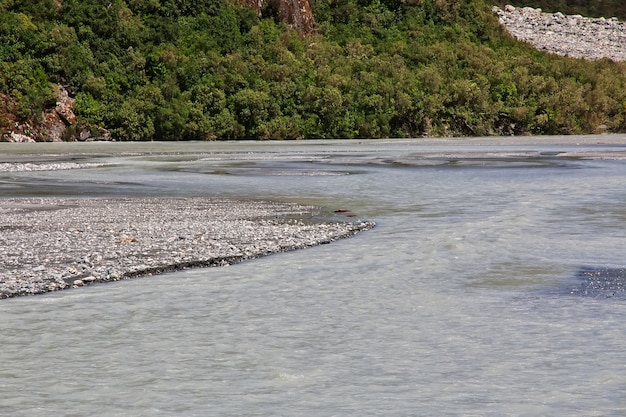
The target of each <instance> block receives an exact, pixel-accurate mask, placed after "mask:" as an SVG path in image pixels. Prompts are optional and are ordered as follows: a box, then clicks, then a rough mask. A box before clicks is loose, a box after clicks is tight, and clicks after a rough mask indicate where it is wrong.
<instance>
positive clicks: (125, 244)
mask: <svg viewBox="0 0 626 417" xmlns="http://www.w3.org/2000/svg"><path fill="white" fill-rule="evenodd" d="M323 215H324V213H321V212H320V210H319V209H317V208H316V207H312V206H303V205H298V204H290V203H280V202H270V201H240V200H234V199H233V200H231V199H204V198H185V199H182V198H180V199H175V198H164V199H159V198H137V199H105V198H82V199H81V198H12V199H0V253H2V263H0V298H9V297H15V296H22V295H33V294H39V293H45V292H50V291H57V290H62V289H66V288H76V287H82V286H85V285H89V284H92V283H96V282H106V281H117V280H122V279H129V278H134V277H139V276H149V275H153V274H158V273H163V272H169V271H176V270H181V269H186V268H193V267H208V266H224V265H230V264H233V263H237V262H241V261H244V260H247V259H253V258H257V257H260V256H264V255H269V254H272V253H278V252H286V251H290V250H295V249H300V248H307V247H311V246H316V245H319V244H324V243H329V242H332V241H334V240H337V239H340V238H345V237H349V236H353V235H354V234H356V233H358V232H360V231H363V230H367V229H370V228H372V227H373V226H374V224H373V223H372V222H367V221H345V222H344V221H330V220H327V219H326V220H324V219H322V218H319V217H318V216H323ZM347 220H351V219H347Z"/></svg>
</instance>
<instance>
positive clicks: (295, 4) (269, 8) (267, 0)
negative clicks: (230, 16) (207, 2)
mask: <svg viewBox="0 0 626 417" xmlns="http://www.w3.org/2000/svg"><path fill="white" fill-rule="evenodd" d="M240 1H241V3H242V4H243V5H244V6H248V7H252V8H254V9H256V11H257V13H258V14H259V16H263V15H266V16H265V17H274V18H275V19H276V20H280V21H282V22H285V23H287V24H288V25H289V26H291V27H292V28H294V29H295V30H296V31H297V32H298V33H299V34H300V35H302V36H308V35H310V34H312V33H314V32H315V18H314V17H313V11H312V10H311V5H310V4H309V0H240Z"/></svg>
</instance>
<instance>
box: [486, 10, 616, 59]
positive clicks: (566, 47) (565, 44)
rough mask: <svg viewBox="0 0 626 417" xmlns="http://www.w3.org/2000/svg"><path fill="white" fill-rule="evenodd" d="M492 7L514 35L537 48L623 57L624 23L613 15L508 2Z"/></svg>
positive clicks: (590, 56)
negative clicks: (595, 15)
mask: <svg viewBox="0 0 626 417" xmlns="http://www.w3.org/2000/svg"><path fill="white" fill-rule="evenodd" d="M493 10H494V12H496V13H497V14H498V17H499V20H500V23H501V24H502V25H504V27H505V28H506V29H507V30H508V31H509V32H510V33H511V34H512V35H513V36H514V37H515V38H517V39H519V40H521V41H525V42H528V43H530V44H531V45H532V46H533V47H535V48H537V49H539V50H543V51H546V52H549V53H554V54H557V55H562V56H570V57H574V58H584V59H589V60H595V59H602V58H609V59H612V60H614V61H626V24H625V23H624V22H620V21H618V20H617V18H615V17H611V18H609V19H606V18H604V17H600V18H586V17H582V16H580V15H564V14H563V13H560V12H557V13H543V12H542V10H541V9H534V8H532V7H518V8H516V7H513V6H511V5H508V6H505V7H504V9H500V8H498V7H494V9H493Z"/></svg>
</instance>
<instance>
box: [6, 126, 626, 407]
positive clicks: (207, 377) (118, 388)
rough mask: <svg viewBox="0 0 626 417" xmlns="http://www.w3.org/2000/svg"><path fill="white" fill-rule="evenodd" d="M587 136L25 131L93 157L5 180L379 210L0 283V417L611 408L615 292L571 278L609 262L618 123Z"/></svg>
mask: <svg viewBox="0 0 626 417" xmlns="http://www.w3.org/2000/svg"><path fill="white" fill-rule="evenodd" d="M599 138H600V139H596V138H589V137H584V138H579V139H580V142H583V143H582V144H579V145H577V144H576V143H577V141H576V139H577V138H574V140H572V138H567V139H566V140H565V139H564V140H563V141H564V142H568V141H569V142H570V143H572V144H571V145H563V144H561V141H559V140H555V139H554V138H552V140H546V141H545V142H542V141H541V140H539V141H536V142H534V143H533V142H529V143H528V144H525V145H512V144H511V143H514V142H513V139H507V140H505V139H501V140H483V141H419V140H418V141H378V142H356V141H352V142H349V141H348V142H341V141H340V142H335V141H329V142H306V143H302V142H296V143H249V142H246V143H215V144H211V143H208V144H205V143H195V144H184V143H183V144H132V145H131V144H128V145H127V144H100V145H95V144H94V145H89V144H84V145H89V146H85V147H81V146H79V145H63V146H59V147H54V148H50V147H48V148H43V147H33V148H32V149H35V150H36V151H37V152H38V153H39V154H40V155H41V154H48V155H50V154H54V155H55V156H54V158H58V155H67V154H68V153H72V155H73V156H72V158H73V160H77V161H83V162H94V161H97V162H105V163H107V164H110V165H108V166H105V167H99V168H89V169H85V170H69V171H54V172H21V173H0V192H2V195H6V196H17V195H43V194H45V195H80V196H92V195H120V196H122V195H123V196H129V195H130V196H146V195H149V196H155V195H157V196H158V195H177V196H181V195H182V196H185V195H188V196H231V197H232V196H237V197H243V198H269V199H278V200H287V201H297V202H302V203H314V204H319V205H323V206H325V207H328V208H329V209H333V210H334V209H346V210H350V212H351V213H353V214H355V215H356V216H357V217H360V218H364V219H371V220H375V221H376V222H377V224H378V226H377V228H376V229H374V230H372V231H368V232H365V233H363V234H361V235H359V236H357V237H355V238H353V239H348V240H343V241H340V242H336V243H333V244H331V245H325V246H321V247H317V248H313V249H307V250H303V251H297V252H292V253H288V254H281V255H276V256H270V257H267V258H263V259H259V260H255V261H252V262H248V263H244V264H239V265H235V266H231V267H227V268H212V269H206V270H193V271H186V272H180V273H174V274H168V275H163V276H159V277H151V278H143V279H137V280H134V281H128V282H118V283H112V284H106V285H94V286H91V287H88V288H81V289H79V290H69V291H63V292H59V293H54V294H47V295H42V296H36V297H28V298H19V299H9V300H2V302H1V303H0V335H2V349H1V350H0V415H11V416H51V415H55V416H56V415H59V416H60V415H64V416H157V415H163V416H171V415H177V416H206V415H250V416H252V415H259V416H277V415H282V416H331V415H337V416H343V415H362V416H368V415H438V416H446V415H449V416H461V415H467V416H478V415H481V416H503V415H528V416H536V415H577V416H593V415H603V416H607V415H615V416H618V415H624V414H626V395H625V394H624V392H626V351H625V350H624V347H623V342H624V340H626V326H625V325H624V323H625V322H626V320H625V319H626V303H624V300H625V299H626V298H625V297H624V296H623V294H622V293H620V292H619V291H618V292H617V293H616V291H615V288H611V289H610V290H608V291H601V290H599V291H595V292H594V293H593V294H592V296H587V297H586V296H581V295H580V293H577V292H576V291H572V290H574V289H576V288H579V286H580V285H581V279H582V278H580V277H577V275H579V273H580V271H581V268H583V270H587V269H589V268H591V269H592V270H593V269H594V268H598V269H600V268H614V269H619V268H623V267H624V266H626V265H625V263H626V260H625V259H624V253H625V249H626V248H625V246H626V239H625V237H626V229H625V227H624V226H625V222H626V204H625V203H626V163H624V160H623V156H624V155H626V153H625V152H626V148H625V147H624V146H623V145H621V143H626V138H624V137H614V136H611V137H608V138H610V141H611V142H610V143H609V144H598V143H597V142H604V143H607V139H606V138H605V137H599ZM12 146H14V147H15V148H16V147H17V146H19V145H17V146H16V145H12ZM15 148H11V149H15ZM18 149H20V150H19V151H13V153H12V154H11V155H12V157H15V158H17V157H18V156H19V155H18V154H19V153H20V152H22V153H28V152H27V151H25V150H24V149H26V148H18ZM0 151H1V152H5V153H4V154H3V157H4V158H9V156H8V155H9V154H8V153H7V152H8V151H7V148H4V147H3V148H0ZM142 151H149V152H151V153H150V154H141V155H140V154H136V153H135V152H142ZM16 155H17V156H16ZM594 155H595V156H594ZM592 156H593V158H600V157H601V156H602V157H604V158H605V159H587V158H588V157H589V158H591V157H592ZM24 158H30V157H24ZM50 158H52V157H50ZM606 158H609V159H606ZM341 215H342V214H338V216H341ZM585 268H586V269H585ZM572 292H574V293H573V294H572Z"/></svg>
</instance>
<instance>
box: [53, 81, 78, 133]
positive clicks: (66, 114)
mask: <svg viewBox="0 0 626 417" xmlns="http://www.w3.org/2000/svg"><path fill="white" fill-rule="evenodd" d="M58 87H59V94H58V96H57V104H56V107H55V108H54V111H55V112H56V114H57V115H58V116H59V118H60V119H61V120H62V121H63V123H65V125H66V126H71V125H73V124H76V120H77V119H76V115H75V114H74V107H75V105H76V100H74V99H73V98H72V97H70V96H69V94H68V92H67V90H66V89H65V88H64V87H63V86H62V85H59V86H58Z"/></svg>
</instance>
